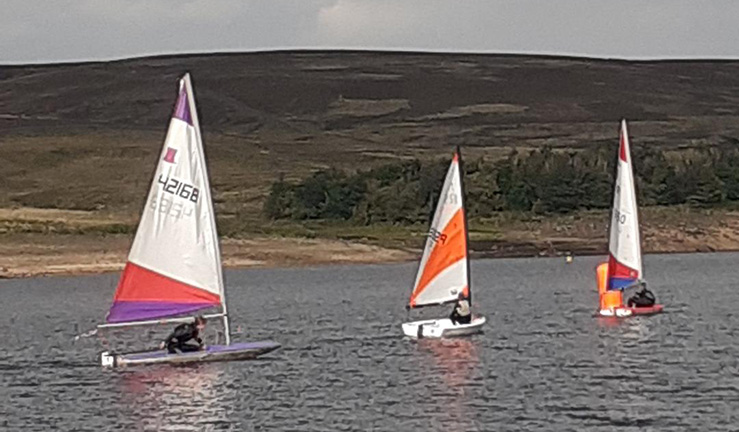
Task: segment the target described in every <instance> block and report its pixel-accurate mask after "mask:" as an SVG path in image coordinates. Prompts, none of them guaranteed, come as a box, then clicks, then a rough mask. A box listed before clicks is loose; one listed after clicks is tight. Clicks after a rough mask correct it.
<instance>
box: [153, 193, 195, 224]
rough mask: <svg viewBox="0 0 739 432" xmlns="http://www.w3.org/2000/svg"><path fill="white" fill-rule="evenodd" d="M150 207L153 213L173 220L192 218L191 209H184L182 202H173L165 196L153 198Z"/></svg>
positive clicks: (189, 207)
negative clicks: (155, 212)
mask: <svg viewBox="0 0 739 432" xmlns="http://www.w3.org/2000/svg"><path fill="white" fill-rule="evenodd" d="M150 207H151V209H152V210H154V211H158V212H159V213H162V214H164V215H165V216H171V217H173V218H175V219H182V218H184V217H189V216H192V212H193V209H192V207H191V206H188V207H187V208H185V206H184V205H183V204H182V202H174V201H173V200H171V199H169V198H167V197H166V196H159V197H157V196H154V198H152V200H151V204H150Z"/></svg>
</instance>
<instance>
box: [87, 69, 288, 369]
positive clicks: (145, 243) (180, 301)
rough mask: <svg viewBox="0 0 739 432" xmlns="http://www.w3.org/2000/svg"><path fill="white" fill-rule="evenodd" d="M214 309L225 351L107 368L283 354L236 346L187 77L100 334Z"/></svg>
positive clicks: (267, 346) (121, 357)
mask: <svg viewBox="0 0 739 432" xmlns="http://www.w3.org/2000/svg"><path fill="white" fill-rule="evenodd" d="M210 308H220V309H221V311H220V313H217V314H213V315H209V316H206V317H207V318H220V319H221V320H222V321H223V327H224V334H225V345H213V346H208V347H206V349H205V350H204V351H199V352H191V353H178V354H170V353H168V352H166V351H162V350H156V351H147V352H137V353H128V354H125V353H114V352H104V353H102V355H101V362H102V365H103V366H109V367H114V366H125V365H133V364H150V363H189V362H205V361H223V360H242V359H249V358H254V357H256V356H258V355H261V354H264V353H267V352H269V351H273V350H275V349H277V348H279V346H280V345H279V344H277V343H275V342H271V341H260V342H253V343H240V344H231V335H230V328H229V317H228V311H227V308H226V289H225V285H224V282H223V271H222V268H221V252H220V246H219V242H218V233H217V231H216V220H215V213H214V212H213V201H212V199H211V193H210V184H209V181H208V173H207V169H206V163H205V156H204V153H203V143H202V138H201V135H200V127H199V123H198V117H197V112H196V110H195V98H194V96H193V91H192V85H191V83H190V76H189V74H187V75H185V76H184V77H183V78H182V79H181V80H180V86H179V96H178V98H177V103H176V105H175V109H174V114H173V115H172V119H171V121H170V124H169V130H168V131H167V137H166V139H165V141H164V146H163V147H162V152H161V154H160V155H159V162H158V163H157V169H156V172H155V174H154V179H153V181H152V184H151V188H150V190H149V196H148V198H147V200H146V204H145V207H144V211H143V213H142V215H141V220H140V222H139V226H138V229H137V231H136V237H135V238H134V241H133V245H132V246H131V251H130V253H129V255H128V261H127V263H126V266H125V268H124V270H123V274H122V275H121V279H120V281H119V283H118V288H117V290H116V293H115V297H114V300H113V306H112V307H111V308H110V312H109V313H108V316H107V324H102V325H100V326H98V328H99V329H102V328H111V327H126V326H133V325H153V324H165V323H175V322H188V321H192V320H193V319H194V318H193V317H192V315H193V314H194V313H196V312H199V311H201V310H205V309H210ZM188 315H190V316H188ZM173 317H177V318H173Z"/></svg>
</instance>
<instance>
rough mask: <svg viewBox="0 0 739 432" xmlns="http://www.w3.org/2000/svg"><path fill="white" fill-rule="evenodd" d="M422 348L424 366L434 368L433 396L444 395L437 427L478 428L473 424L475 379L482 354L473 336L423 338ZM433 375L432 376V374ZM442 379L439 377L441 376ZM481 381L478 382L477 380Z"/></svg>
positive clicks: (443, 428) (468, 429)
mask: <svg viewBox="0 0 739 432" xmlns="http://www.w3.org/2000/svg"><path fill="white" fill-rule="evenodd" d="M418 347H419V350H421V351H422V352H423V353H424V354H425V358H426V361H425V362H424V363H425V365H424V366H423V367H422V369H423V368H424V367H428V368H429V369H431V372H432V373H433V376H434V377H436V378H437V379H432V380H431V382H432V383H434V386H433V388H432V391H431V395H432V396H433V397H434V399H437V398H442V399H443V400H444V403H443V404H437V406H438V407H439V412H438V417H437V420H438V421H439V422H440V426H442V427H441V428H439V429H438V430H443V431H452V432H457V431H459V432H467V431H471V430H477V428H476V425H475V424H474V421H473V418H474V417H475V416H474V408H473V406H474V402H475V400H474V399H475V392H474V391H473V387H474V385H472V384H473V382H474V381H475V379H477V378H478V374H477V371H478V368H479V357H478V353H477V345H476V343H475V340H474V339H473V338H456V339H441V340H434V339H422V340H420V341H419V342H418ZM429 378H431V376H430V377H429ZM439 378H440V379H439ZM478 384H479V383H478Z"/></svg>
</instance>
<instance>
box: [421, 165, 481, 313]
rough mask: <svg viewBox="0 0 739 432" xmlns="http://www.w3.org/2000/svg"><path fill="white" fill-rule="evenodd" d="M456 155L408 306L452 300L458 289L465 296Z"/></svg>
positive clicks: (462, 215)
mask: <svg viewBox="0 0 739 432" xmlns="http://www.w3.org/2000/svg"><path fill="white" fill-rule="evenodd" d="M459 158H460V156H459V152H457V153H455V154H454V159H453V160H452V163H451V165H450V166H449V171H447V175H446V178H445V179H444V185H443V186H442V188H441V195H440V197H439V203H438V204H437V206H436V212H435V213H434V218H433V220H432V222H431V228H430V229H429V234H428V238H427V239H426V246H425V248H424V250H423V256H422V258H421V263H420V265H419V266H418V274H417V275H416V282H415V284H414V285H413V292H412V293H411V298H410V307H419V306H425V305H432V304H441V303H446V302H450V301H454V300H456V299H457V298H458V296H459V293H460V292H463V293H465V295H466V296H468V297H469V267H468V260H469V257H468V252H467V226H466V221H465V213H464V212H465V210H464V198H463V196H462V177H461V171H460V160H459Z"/></svg>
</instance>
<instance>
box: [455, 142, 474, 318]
mask: <svg viewBox="0 0 739 432" xmlns="http://www.w3.org/2000/svg"><path fill="white" fill-rule="evenodd" d="M457 158H458V159H459V189H460V191H461V194H460V197H459V201H460V203H461V205H462V213H463V214H464V248H465V251H466V256H467V301H468V302H469V304H470V306H472V272H471V271H470V230H469V223H468V221H467V207H466V206H465V204H464V203H465V196H467V195H466V194H465V189H464V161H463V160H462V151H461V149H460V148H459V146H457Z"/></svg>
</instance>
